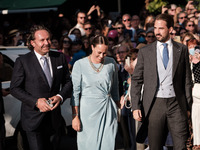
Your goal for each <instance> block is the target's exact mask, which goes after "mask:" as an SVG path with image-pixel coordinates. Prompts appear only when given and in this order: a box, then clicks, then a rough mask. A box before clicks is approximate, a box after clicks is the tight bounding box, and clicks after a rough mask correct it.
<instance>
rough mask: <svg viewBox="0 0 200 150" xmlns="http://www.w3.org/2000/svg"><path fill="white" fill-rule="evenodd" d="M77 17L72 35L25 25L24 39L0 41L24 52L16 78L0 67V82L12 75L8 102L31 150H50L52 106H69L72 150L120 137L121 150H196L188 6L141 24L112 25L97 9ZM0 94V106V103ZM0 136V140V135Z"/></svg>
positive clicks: (199, 29)
mask: <svg viewBox="0 0 200 150" xmlns="http://www.w3.org/2000/svg"><path fill="white" fill-rule="evenodd" d="M75 16H76V25H74V26H71V24H70V23H69V22H68V20H67V18H64V17H63V18H62V25H60V26H57V27H60V28H59V30H58V31H56V24H55V25H54V26H49V25H47V27H48V28H49V29H50V30H49V29H48V28H46V27H44V26H41V25H36V24H33V25H32V28H31V30H30V31H28V32H26V33H22V31H20V30H19V29H13V30H10V31H9V32H8V33H0V45H1V46H28V48H29V49H30V50H32V51H31V52H30V53H28V54H26V55H25V56H22V57H19V58H18V59H17V60H16V62H15V67H14V70H12V69H10V68H11V67H9V69H8V67H6V66H5V65H3V64H4V63H3V62H2V63H1V64H0V71H1V72H2V71H3V70H6V68H7V71H6V72H11V73H9V76H10V79H11V75H10V74H12V81H11V94H12V95H13V96H15V97H16V98H17V99H19V100H21V101H22V114H21V119H22V127H23V129H24V130H25V131H26V135H27V139H28V142H29V147H30V149H31V150H37V149H38V150H42V149H52V148H54V149H57V146H58V145H59V144H58V143H59V140H60V138H59V137H60V134H61V132H62V131H61V130H60V128H61V126H62V125H61V124H62V119H61V113H60V104H62V103H63V102H64V101H65V99H66V98H67V97H70V98H71V105H72V115H73V116H72V127H73V129H74V130H75V131H77V133H78V134H77V143H78V149H79V150H81V149H82V150H86V149H87V150H88V149H102V150H106V149H108V150H111V149H114V147H115V146H116V141H115V139H116V137H118V136H120V137H122V144H123V147H124V148H125V149H127V150H129V149H130V150H136V149H138V150H140V149H141V150H142V149H148V148H149V147H150V149H153V150H160V149H166V148H167V147H168V148H169V149H170V148H172V147H173V148H174V149H175V150H176V149H177V150H180V149H186V147H187V149H188V150H191V149H200V140H199V139H200V133H199V128H200V124H199V117H198V112H199V99H193V102H192V85H193V82H194V83H200V62H199V61H200V44H199V42H200V11H199V10H197V8H196V5H195V3H194V2H193V1H188V3H187V5H186V6H185V8H181V7H177V6H176V5H175V4H170V5H168V6H163V7H162V10H161V14H159V15H157V16H155V15H153V14H147V15H146V17H145V20H141V19H140V18H141V16H139V15H131V14H128V13H126V14H123V15H121V16H118V17H116V18H115V20H112V19H111V18H109V17H108V16H106V14H105V13H104V12H103V11H102V10H101V8H100V7H99V6H98V5H93V6H92V7H91V8H90V9H89V11H88V12H86V11H77V12H76V14H75ZM45 25H46V24H45ZM53 27H54V28H53ZM50 48H51V49H53V51H49V50H50ZM54 51H58V52H54ZM43 56H45V57H44V58H43ZM1 57H2V55H0V58H1ZM40 57H41V58H40ZM0 60H2V59H0ZM38 62H39V63H38ZM66 64H67V65H66ZM9 70H11V71H9ZM43 71H44V74H43ZM46 71H47V72H46ZM3 72H5V71H3ZM192 74H193V78H192ZM9 76H3V74H0V79H1V81H6V80H9V79H7V78H8V77H9ZM5 78H6V79H5ZM192 80H193V81H192ZM60 85H62V88H61V90H60ZM72 85H73V86H72ZM2 91H3V92H2V94H1V95H0V98H1V97H2V96H6V95H7V94H8V93H7V92H6V93H5V90H2ZM72 91H73V92H72ZM71 93H72V94H71ZM47 100H50V101H51V102H50V104H53V106H51V105H49V104H47V102H46V101H47ZM0 101H2V100H1V99H0ZM0 106H1V105H0ZM1 110H2V111H1ZM0 114H3V109H0ZM0 117H1V120H2V121H1V124H0V125H3V124H4V121H3V117H2V116H0ZM55 122H56V123H55ZM46 126H48V128H46ZM177 127H178V128H177ZM148 129H149V130H148ZM187 130H189V133H190V134H189V136H188V134H187V133H188V132H187ZM0 131H3V132H1V134H2V135H1V137H3V136H5V135H4V134H5V129H4V127H3V126H2V128H0ZM137 131H138V132H137ZM47 133H48V134H47ZM136 133H137V136H136ZM52 135H55V136H53V138H52ZM1 137H0V146H2V148H1V147H0V149H2V150H3V149H4V148H3V145H5V144H2V143H4V139H3V138H1ZM44 139H45V140H44ZM50 139H51V140H52V139H53V141H54V144H53V145H51V142H52V141H50ZM186 141H187V142H186ZM139 143H142V144H139Z"/></svg>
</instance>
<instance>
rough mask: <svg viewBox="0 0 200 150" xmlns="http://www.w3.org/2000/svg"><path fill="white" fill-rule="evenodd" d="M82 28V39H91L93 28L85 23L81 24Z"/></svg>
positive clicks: (88, 23)
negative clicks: (83, 32)
mask: <svg viewBox="0 0 200 150" xmlns="http://www.w3.org/2000/svg"><path fill="white" fill-rule="evenodd" d="M83 28H84V30H85V36H84V37H87V38H91V37H92V36H94V33H93V30H94V29H93V26H92V24H91V23H90V22H89V21H87V22H85V23H84V24H83Z"/></svg>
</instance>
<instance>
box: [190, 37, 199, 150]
mask: <svg viewBox="0 0 200 150" xmlns="http://www.w3.org/2000/svg"><path fill="white" fill-rule="evenodd" d="M187 46H188V50H189V54H190V62H191V69H192V73H193V82H194V83H200V72H199V70H200V47H199V42H198V41H197V40H196V39H190V40H189V41H188V42H187ZM199 113H200V111H199V99H197V98H196V97H194V96H193V104H192V118H191V119H192V124H191V127H192V129H190V131H191V134H190V137H191V138H193V143H191V145H192V144H193V149H194V150H198V149H200V133H199V124H200V118H199ZM191 142H192V141H191Z"/></svg>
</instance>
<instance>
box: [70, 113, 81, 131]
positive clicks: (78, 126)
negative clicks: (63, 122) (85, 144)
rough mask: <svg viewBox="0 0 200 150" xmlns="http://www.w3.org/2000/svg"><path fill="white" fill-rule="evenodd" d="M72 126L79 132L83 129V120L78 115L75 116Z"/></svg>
mask: <svg viewBox="0 0 200 150" xmlns="http://www.w3.org/2000/svg"><path fill="white" fill-rule="evenodd" d="M72 128H73V129H74V130H75V131H77V132H79V131H81V121H80V119H79V117H78V116H75V117H73V119H72Z"/></svg>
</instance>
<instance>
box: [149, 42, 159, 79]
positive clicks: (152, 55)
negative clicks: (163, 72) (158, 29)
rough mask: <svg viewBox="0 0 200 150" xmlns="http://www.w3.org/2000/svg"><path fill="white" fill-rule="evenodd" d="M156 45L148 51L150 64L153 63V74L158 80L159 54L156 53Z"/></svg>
mask: <svg viewBox="0 0 200 150" xmlns="http://www.w3.org/2000/svg"><path fill="white" fill-rule="evenodd" d="M156 43H157V42H154V43H152V45H151V47H150V49H149V50H147V51H148V52H149V53H148V55H149V62H150V63H151V66H152V69H151V71H153V74H155V77H156V79H157V75H158V74H157V52H156Z"/></svg>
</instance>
